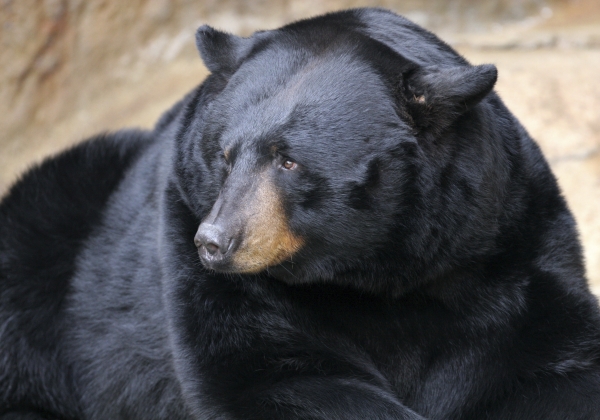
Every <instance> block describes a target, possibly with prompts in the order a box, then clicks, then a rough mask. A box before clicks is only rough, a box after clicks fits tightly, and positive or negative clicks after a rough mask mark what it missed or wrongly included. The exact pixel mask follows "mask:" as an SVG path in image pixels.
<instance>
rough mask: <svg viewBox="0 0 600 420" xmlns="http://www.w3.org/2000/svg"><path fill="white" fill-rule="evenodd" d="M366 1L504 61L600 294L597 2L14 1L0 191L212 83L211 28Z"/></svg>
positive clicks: (475, 56) (2, 83) (7, 23)
mask: <svg viewBox="0 0 600 420" xmlns="http://www.w3.org/2000/svg"><path fill="white" fill-rule="evenodd" d="M356 6H382V7H387V8H390V9H393V10H395V11H397V12H399V13H403V14H405V15H406V16H408V17H409V18H410V19H412V20H414V21H415V22H417V23H419V24H421V25H424V26H426V27H428V28H430V29H433V30H435V32H436V33H438V34H440V35H441V36H442V37H444V38H445V39H446V40H447V41H448V42H450V43H452V44H454V45H455V46H457V48H459V50H460V51H461V52H462V53H463V54H465V55H466V56H467V58H468V59H470V60H471V61H472V62H473V63H485V62H489V63H495V64H497V66H498V69H499V74H500V78H499V81H498V85H497V91H498V92H499V93H500V95H501V96H502V98H503V99H504V100H505V102H506V103H507V105H508V106H509V108H510V109H511V110H512V111H513V112H514V113H515V114H516V115H517V117H518V118H519V119H520V120H521V122H522V123H523V124H524V125H525V127H526V128H527V129H528V130H529V132H530V133H531V134H532V135H533V137H534V138H536V139H537V140H538V142H539V143H540V144H541V146H542V148H543V149H544V152H545V153H546V156H547V157H548V159H549V160H550V162H551V164H552V166H553V168H554V171H555V173H556V175H557V177H558V179H559V182H560V184H561V186H562V188H563V190H564V193H565V196H566V197H567V200H568V201H569V203H570V205H571V207H572V209H573V211H574V212H575V216H576V218H577V220H578V222H579V228H580V232H581V237H582V240H583V243H584V247H585V252H586V260H587V267H588V273H589V279H590V282H591V284H592V287H593V288H594V290H595V291H597V292H598V293H600V214H598V212H597V211H596V206H597V205H598V204H600V78H599V77H598V70H599V69H600V2H598V1H597V0H563V1H559V0H556V1H544V0H495V1H487V2H478V1H475V0H452V1H444V0H426V1H417V0H403V1H400V0H379V1H377V0H363V1H358V0H326V1H321V0H267V1H243V0H220V1H218V0H204V1H192V0H129V1H118V0H93V1H84V0H44V1H39V0H38V1H34V0H18V1H17V0H0V29H1V31H0V62H2V66H0V194H2V192H3V191H5V190H6V188H7V187H8V185H9V184H10V183H11V182H12V181H13V180H14V179H15V177H16V176H17V174H18V173H20V172H21V171H22V170H23V169H24V168H26V167H27V166H28V165H30V164H31V162H35V161H39V160H40V159H41V158H42V157H44V156H47V155H49V154H52V153H55V152H57V151H58V150H60V149H62V148H64V147H66V146H68V145H70V144H72V143H74V142H76V141H78V140H80V139H82V138H84V137H86V136H89V135H92V134H94V133H97V132H99V131H105V130H115V129H118V128H121V127H126V126H142V127H149V126H151V125H152V124H153V122H154V121H155V119H156V118H157V117H158V115H160V113H161V112H162V111H164V110H165V109H167V108H168V107H169V106H170V105H171V104H172V103H173V102H174V101H176V100H177V99H178V98H180V97H181V96H182V95H183V94H184V93H185V92H186V91H187V90H189V89H190V88H191V87H193V86H194V85H196V84H197V83H198V82H200V81H201V80H202V79H203V78H204V77H205V76H206V69H205V68H204V67H203V65H202V63H201V62H200V60H199V59H198V58H197V54H196V51H195V48H194V44H193V35H194V31H195V28H196V27H197V26H199V25H200V24H201V23H209V24H211V25H213V26H216V27H219V28H221V29H226V30H229V31H231V32H235V33H238V34H249V33H250V32H252V31H253V30H255V29H265V28H273V27H276V26H279V25H281V24H283V23H285V22H288V21H290V20H293V19H298V18H302V17H308V16H311V15H315V14H319V13H323V12H326V11H329V10H335V9H339V8H344V7H356Z"/></svg>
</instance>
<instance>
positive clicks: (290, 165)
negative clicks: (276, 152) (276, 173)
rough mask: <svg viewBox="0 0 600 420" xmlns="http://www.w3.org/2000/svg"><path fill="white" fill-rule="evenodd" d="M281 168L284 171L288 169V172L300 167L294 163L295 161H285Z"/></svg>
mask: <svg viewBox="0 0 600 420" xmlns="http://www.w3.org/2000/svg"><path fill="white" fill-rule="evenodd" d="M281 167H282V168H283V169H287V170H288V171H293V170H294V169H296V168H297V167H298V164H297V163H296V162H294V161H293V160H290V159H284V160H283V163H282V164H281Z"/></svg>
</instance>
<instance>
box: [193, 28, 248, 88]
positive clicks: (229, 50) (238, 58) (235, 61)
mask: <svg viewBox="0 0 600 420" xmlns="http://www.w3.org/2000/svg"><path fill="white" fill-rule="evenodd" d="M252 44H253V42H252V39H251V38H242V37H239V36H236V35H232V34H228V33H226V32H222V31H218V30H216V29H214V28H211V27H210V26H208V25H202V26H201V27H200V28H198V31H196V47H197V48H198V51H199V52H200V57H202V61H204V64H205V65H206V67H207V68H208V69H209V70H210V71H211V72H212V73H225V75H226V76H229V75H231V74H232V73H233V72H235V71H236V70H237V68H238V67H239V66H240V64H241V62H242V60H243V59H244V57H246V55H247V54H248V53H249V52H250V49H251V47H252Z"/></svg>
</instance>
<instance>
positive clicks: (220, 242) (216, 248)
mask: <svg viewBox="0 0 600 420" xmlns="http://www.w3.org/2000/svg"><path fill="white" fill-rule="evenodd" d="M194 243H195V244H196V247H198V252H199V253H200V257H201V258H202V260H204V261H205V262H216V261H219V260H222V259H223V258H224V257H225V255H226V254H227V251H229V248H230V246H231V237H230V236H229V235H227V233H226V232H225V229H223V228H222V227H221V226H218V225H213V224H210V223H201V224H200V227H199V228H198V232H196V236H195V237H194Z"/></svg>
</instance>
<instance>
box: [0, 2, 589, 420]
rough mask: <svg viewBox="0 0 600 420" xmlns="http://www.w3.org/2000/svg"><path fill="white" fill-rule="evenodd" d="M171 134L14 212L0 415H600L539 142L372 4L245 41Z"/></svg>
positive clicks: (73, 156)
mask: <svg viewBox="0 0 600 420" xmlns="http://www.w3.org/2000/svg"><path fill="white" fill-rule="evenodd" d="M197 45H198V49H199V51H200V54H201V56H202V58H203V60H204V62H205V63H206V65H207V67H208V68H209V70H210V71H211V75H210V76H209V77H208V78H207V79H206V80H205V82H204V83H203V84H202V85H200V86H199V87H198V88H197V89H195V90H194V91H193V92H191V93H190V94H189V95H188V96H186V97H185V98H184V99H183V100H182V101H181V102H180V103H178V104H176V105H175V106H174V107H173V108H172V109H171V110H170V111H168V112H167V113H166V114H165V115H164V116H163V117H162V118H161V120H160V121H159V122H158V124H157V125H156V127H155V129H154V130H152V131H148V132H145V131H122V132H118V133H115V134H109V135H104V136H99V137H97V138H94V139H91V140H88V141H86V142H84V143H82V144H80V145H78V146H76V147H74V148H72V149H71V150H68V151H66V152H64V153H63V154H61V155H59V156H57V157H54V158H51V159H49V160H47V161H45V162H44V163H42V164H41V165H39V166H38V167H36V168H34V169H32V170H31V171H29V172H28V173H26V174H25V175H24V176H23V177H22V178H21V180H20V181H19V182H17V183H16V184H15V185H14V186H13V187H12V188H11V189H10V191H9V192H8V194H7V195H6V196H5V197H4V199H3V200H2V203H1V204H0V419H1V420H9V419H11V420H17V419H20V420H24V419H30V420H39V419H52V420H84V419H85V420H88V419H90V420H91V419H98V420H99V419H111V420H112V419H131V420H133V419H140V420H142V419H143V420H152V419H170V420H171V419H182V420H185V419H215V420H216V419H219V420H220V419H223V420H226V419H227V420H229V419H256V420H264V419H340V420H341V419H415V420H416V419H455V420H459V419H461V420H466V419H515V420H516V419H521V420H532V419H556V420H567V419H572V420H575V419H580V420H583V419H600V312H599V310H598V302H597V301H596V299H595V298H594V297H593V295H592V294H591V293H590V292H589V290H588V287H587V285H586V280H585V273H584V268H583V264H582V256H581V247H580V244H579V240H578V237H577V230H576V226H575V222H574V219H573V217H572V215H571V213H570V212H569V210H568V208H567V206H566V204H565V201H564V199H563V198H562V196H561V193H560V190H559V188H558V186H557V183H556V180H555V178H554V176H553V175H552V173H551V171H550V168H549V166H548V164H547V162H546V161H545V160H544V158H543V156H542V154H541V152H540V150H539V148H538V146H537V145H536V144H535V143H534V142H533V140H532V139H531V138H530V137H529V136H528V134H527V133H526V132H525V130H524V129H523V128H522V126H521V125H520V124H519V122H518V121H517V120H516V119H515V118H514V117H513V116H512V114H511V113H510V112H509V111H508V110H507V109H506V108H505V106H504V105H503V103H502V101H501V100H500V99H499V98H498V96H497V95H496V94H495V93H494V92H493V90H492V89H493V86H494V83H495V81H496V76H497V75H496V69H495V67H494V66H492V65H483V66H471V65H470V64H469V63H467V61H466V60H464V59H463V58H462V57H460V56H459V55H458V54H457V53H456V52H455V51H453V50H452V49H451V48H450V47H449V46H447V45H446V44H444V43H443V42H442V41H440V40H439V39H438V38H436V37H435V36H434V35H432V34H431V33H429V32H427V31H425V30H423V29H421V28H419V27H418V26H416V25H414V24H412V23H411V22H409V21H407V20H406V19H404V18H402V17H399V16H397V15H395V14H393V13H391V12H387V11H384V10H379V9H359V10H351V11H346V12H339V13H333V14H329V15H325V16H321V17H317V18H314V19H310V20H305V21H300V22H296V23H293V24H290V25H288V26H285V27H283V28H281V29H277V30H272V31H264V32H257V33H256V34H254V35H253V36H251V37H249V38H240V37H236V36H234V35H229V34H225V33H223V32H219V31H216V30H214V29H212V28H210V27H201V28H200V29H199V30H198V33H197Z"/></svg>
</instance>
